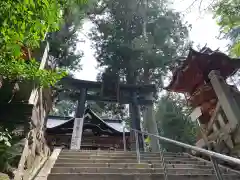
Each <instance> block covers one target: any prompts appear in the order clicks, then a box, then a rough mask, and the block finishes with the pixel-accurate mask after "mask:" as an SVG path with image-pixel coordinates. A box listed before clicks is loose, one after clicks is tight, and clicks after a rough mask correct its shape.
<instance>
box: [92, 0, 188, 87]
mask: <svg viewBox="0 0 240 180" xmlns="http://www.w3.org/2000/svg"><path fill="white" fill-rule="evenodd" d="M102 6H106V7H107V8H106V10H105V11H104V12H103V13H102V14H105V15H104V16H103V17H99V16H95V17H92V21H93V23H94V24H95V25H96V27H95V28H93V31H92V33H91V38H92V40H93V41H94V46H95V48H96V58H97V61H98V62H99V65H100V66H108V67H109V68H112V69H115V70H117V71H118V72H119V74H120V76H121V77H122V79H123V80H126V81H127V82H128V83H130V82H129V81H137V82H138V83H143V82H144V81H146V80H148V81H149V82H145V83H150V82H156V83H157V85H161V83H162V82H161V77H162V75H163V73H164V72H165V71H166V70H167V67H168V66H167V65H168V63H169V62H172V61H173V60H174V59H175V58H176V57H177V56H179V55H181V54H182V53H184V51H185V48H186V45H187V44H188V40H187V38H188V31H187V27H186V26H185V25H184V24H182V22H181V17H180V14H178V13H174V12H173V11H172V10H170V9H168V8H167V2H165V1H161V2H160V3H159V1H156V0H151V1H148V8H147V15H146V16H147V25H146V30H147V41H146V40H145V39H144V38H143V23H144V22H143V16H144V15H143V9H142V4H141V3H139V1H136V0H117V1H111V2H109V1H107V0H106V1H105V0H104V1H103V3H102ZM101 8H102V7H101ZM130 79H131V80H130Z"/></svg>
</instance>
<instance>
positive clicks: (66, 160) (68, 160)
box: [56, 157, 206, 165]
mask: <svg viewBox="0 0 240 180" xmlns="http://www.w3.org/2000/svg"><path fill="white" fill-rule="evenodd" d="M124 162H126V163H136V162H137V160H136V159H73V158H61V157H59V158H58V159H57V161H56V163H124ZM141 162H142V163H150V164H151V163H152V164H156V163H161V160H160V159H156V158H155V159H151V160H145V159H141ZM165 163H169V164H202V165H205V164H206V162H204V161H197V160H192V159H187V160H184V161H183V160H181V159H170V160H166V159H165Z"/></svg>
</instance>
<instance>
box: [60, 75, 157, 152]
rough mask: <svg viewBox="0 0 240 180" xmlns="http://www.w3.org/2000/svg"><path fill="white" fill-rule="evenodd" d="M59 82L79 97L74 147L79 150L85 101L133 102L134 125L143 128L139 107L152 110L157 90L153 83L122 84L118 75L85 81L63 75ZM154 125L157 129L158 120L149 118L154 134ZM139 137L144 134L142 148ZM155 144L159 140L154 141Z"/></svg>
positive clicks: (137, 128)
mask: <svg viewBox="0 0 240 180" xmlns="http://www.w3.org/2000/svg"><path fill="white" fill-rule="evenodd" d="M60 83H61V84H62V85H63V87H64V89H65V90H69V89H71V90H73V91H74V93H72V92H71V93H69V96H70V97H71V98H74V99H77V100H78V105H77V109H76V113H75V122H74V129H73V135H72V141H71V149H76V150H78V149H80V146H81V137H82V127H83V118H84V117H83V114H84V109H85V103H86V101H104V102H112V103H120V104H129V105H131V106H132V109H133V111H132V113H131V114H130V116H131V120H132V122H131V128H132V129H136V130H140V131H141V127H140V112H139V107H138V106H139V105H145V106H148V107H151V109H153V108H152V107H153V99H154V98H153V93H155V92H156V87H155V85H154V84H149V85H129V84H123V83H119V78H118V76H117V75H116V74H109V75H107V74H105V75H104V76H103V81H102V82H94V81H85V80H78V79H74V78H71V77H66V78H63V79H62V80H61V82H60ZM99 92H100V93H99ZM152 116H153V115H152ZM154 128H156V122H155V121H149V129H148V132H149V133H155V132H152V130H153V129H154ZM140 136H141V135H139V140H140V141H139V147H140V148H143V140H142V137H140ZM131 139H134V134H132V135H131ZM153 141H154V140H153ZM132 143H134V142H132ZM156 143H157V142H155V143H152V144H156ZM134 147H135V145H132V148H133V149H134ZM156 151H157V150H156Z"/></svg>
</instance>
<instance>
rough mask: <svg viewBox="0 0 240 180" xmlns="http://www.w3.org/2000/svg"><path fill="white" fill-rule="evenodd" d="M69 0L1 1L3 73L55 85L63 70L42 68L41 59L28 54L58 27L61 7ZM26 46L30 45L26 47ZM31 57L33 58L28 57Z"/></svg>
mask: <svg viewBox="0 0 240 180" xmlns="http://www.w3.org/2000/svg"><path fill="white" fill-rule="evenodd" d="M65 5H67V1H55V0H19V1H11V0H6V1H1V2H0V21H1V23H0V32H1V33H0V61H1V65H0V74H1V75H2V76H4V77H6V78H9V79H13V80H33V81H37V82H38V83H39V84H40V85H43V86H49V85H54V84H55V82H56V81H57V80H59V79H60V78H61V77H62V76H64V75H65V73H64V72H63V71H53V70H50V71H48V70H39V69H38V68H39V63H38V62H37V61H36V60H35V59H33V58H31V57H27V58H26V56H28V55H29V54H30V53H29V51H32V50H33V49H36V48H39V46H40V42H41V41H42V40H43V39H44V38H45V34H46V33H47V32H51V31H56V30H58V27H59V24H60V23H61V9H62V8H63V7H64V6H65ZM23 49H27V52H26V50H25V51H24V50H23ZM26 59H30V60H26Z"/></svg>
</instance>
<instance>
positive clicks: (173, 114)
mask: <svg viewBox="0 0 240 180" xmlns="http://www.w3.org/2000/svg"><path fill="white" fill-rule="evenodd" d="M182 102H183V100H182V99H181V98H180V97H179V96H174V97H173V96H170V95H166V96H163V97H162V98H161V99H160V100H159V102H158V106H157V111H156V120H157V123H158V128H159V132H160V135H161V136H164V137H167V138H170V139H173V140H177V141H180V142H184V143H187V144H191V145H193V144H194V143H195V141H196V126H195V123H194V122H192V121H191V120H190V119H189V117H188V115H187V114H185V110H184V107H185V106H184V104H182ZM185 108H186V107H185ZM161 144H162V146H163V148H164V149H165V150H167V151H170V152H181V151H183V149H182V148H179V147H177V146H175V145H171V144H168V143H161Z"/></svg>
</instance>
